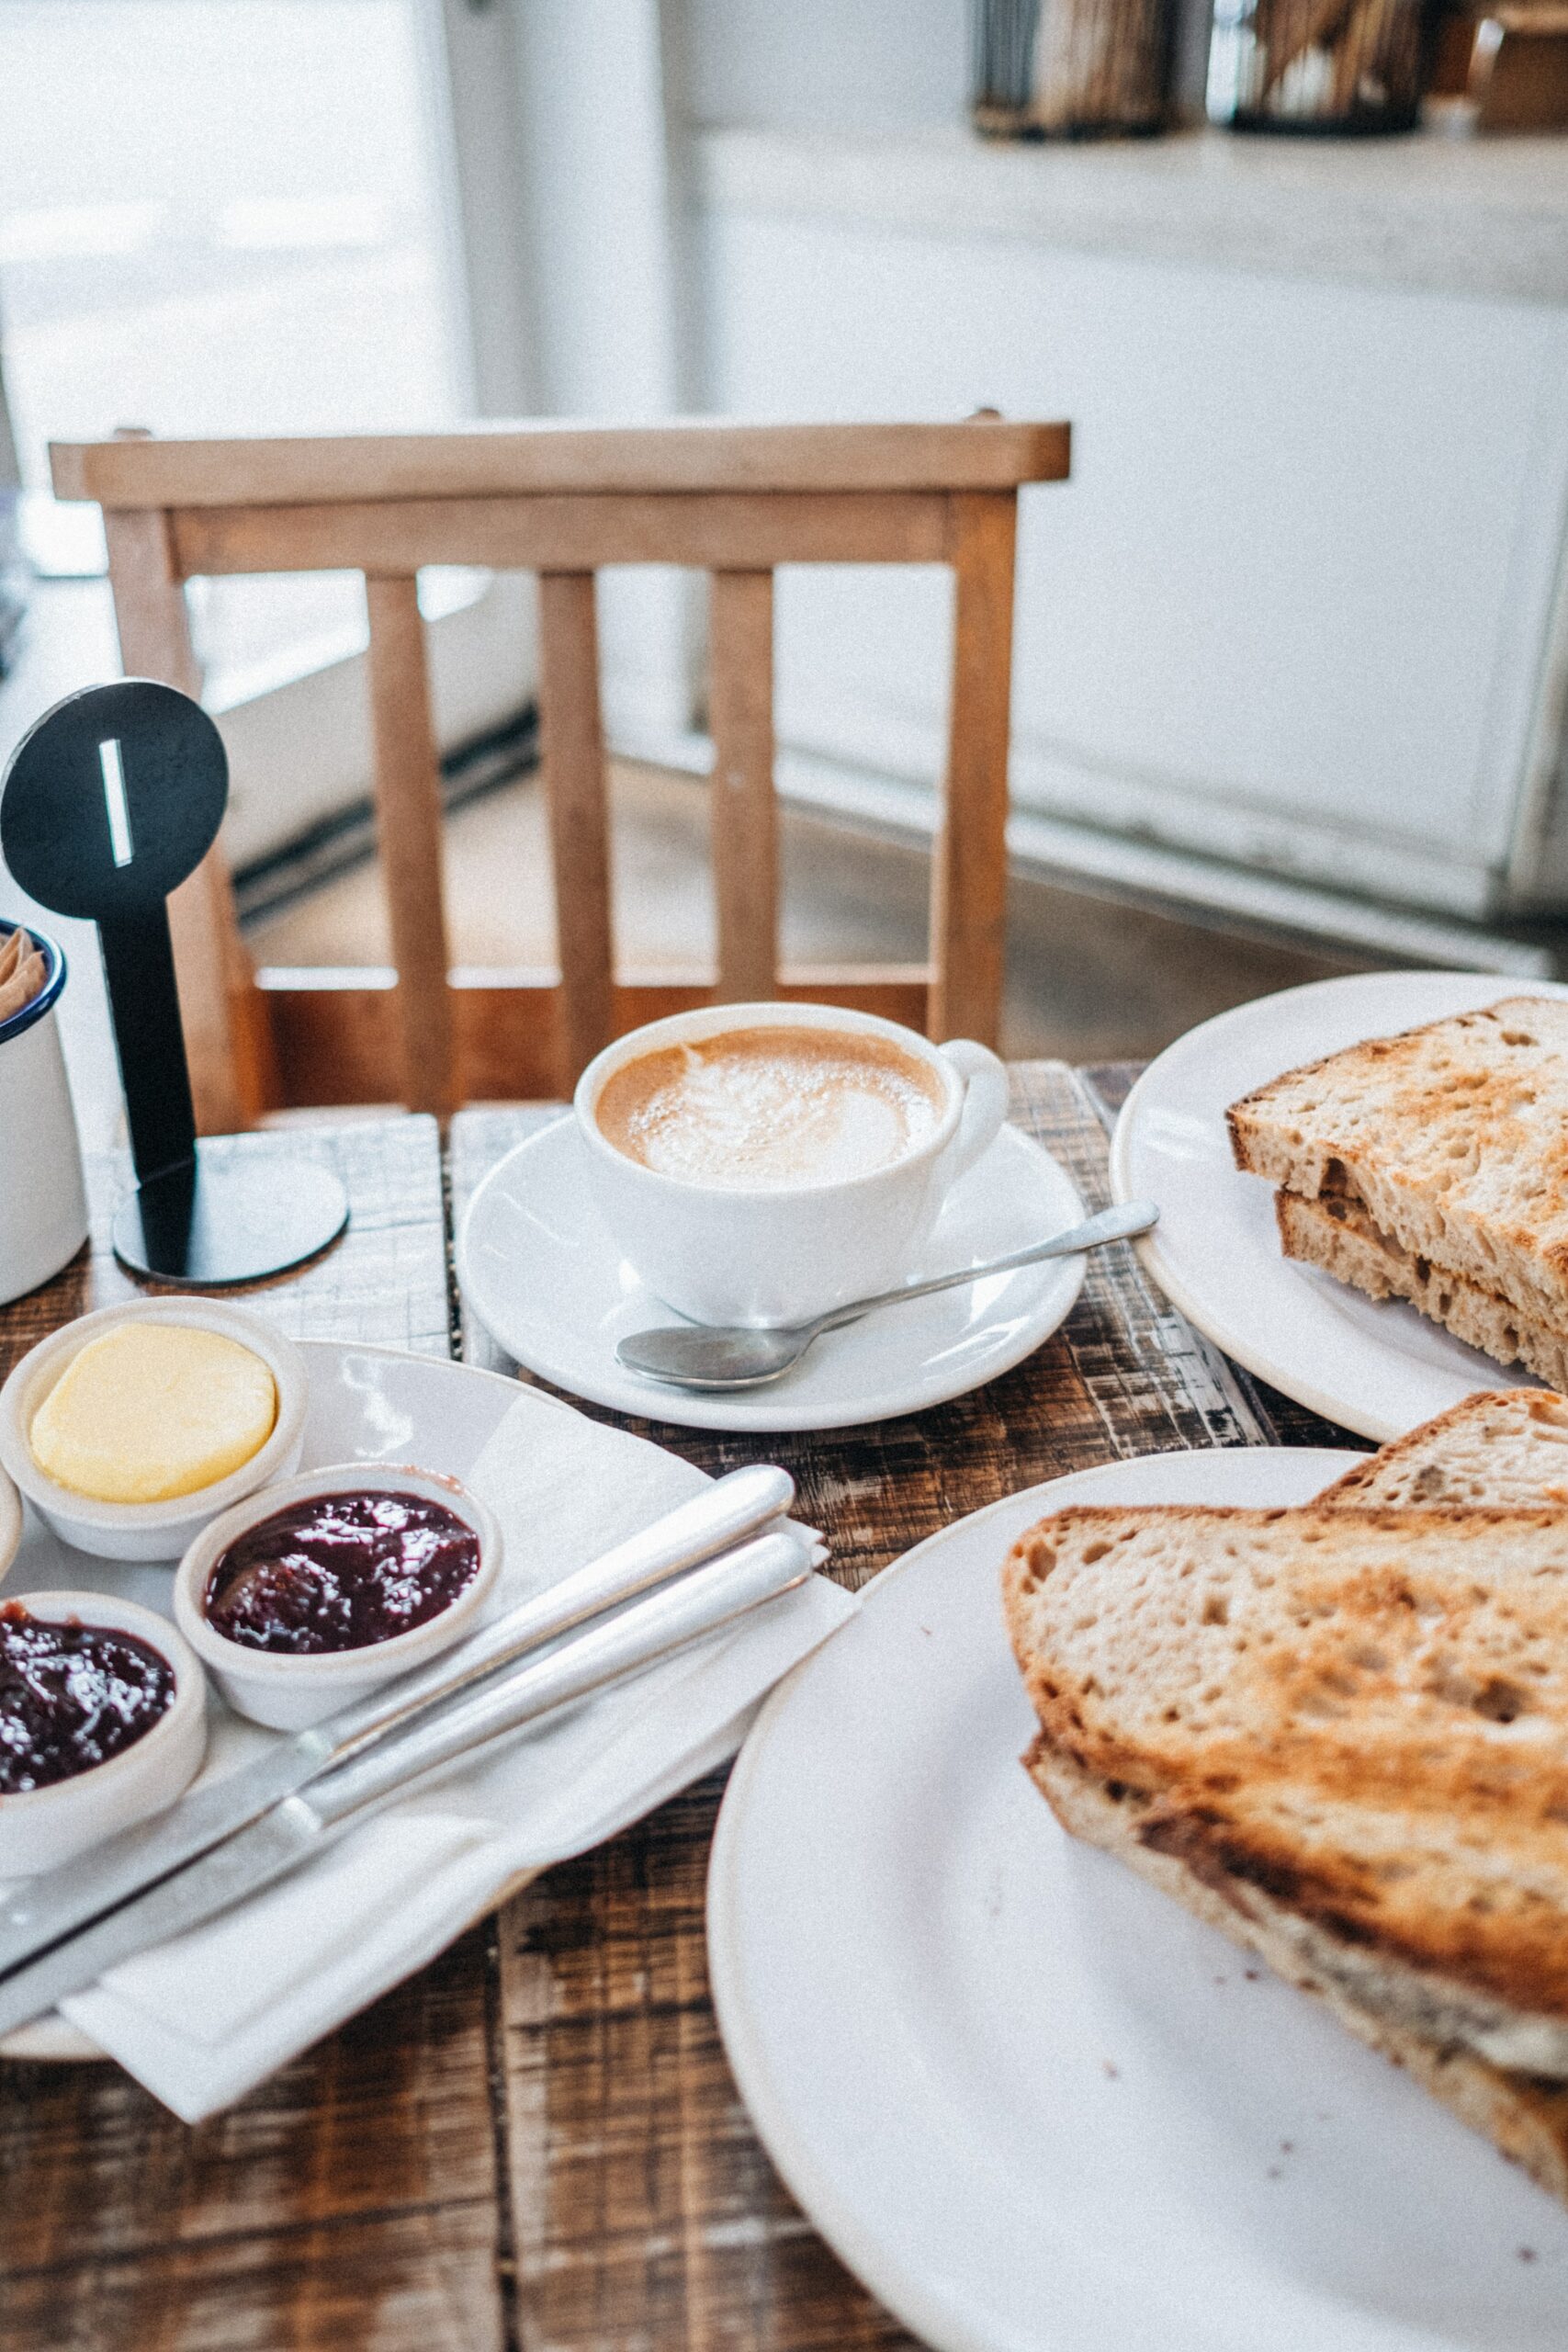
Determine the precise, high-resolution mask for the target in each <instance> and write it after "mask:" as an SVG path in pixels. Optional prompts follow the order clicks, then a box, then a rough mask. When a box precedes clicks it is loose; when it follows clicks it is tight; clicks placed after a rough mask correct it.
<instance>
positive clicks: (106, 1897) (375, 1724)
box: [0, 1463, 795, 1980]
mask: <svg viewBox="0 0 1568 2352" xmlns="http://www.w3.org/2000/svg"><path fill="white" fill-rule="evenodd" d="M794 1498H795V1487H794V1482H793V1481H792V1479H791V1478H790V1476H789V1474H788V1472H787V1471H784V1470H781V1469H778V1468H776V1467H774V1466H773V1465H771V1464H762V1463H758V1464H751V1465H750V1466H749V1467H748V1468H746V1469H744V1470H736V1471H731V1472H730V1474H729V1475H728V1476H727V1477H724V1478H719V1479H716V1480H715V1482H714V1484H713V1485H712V1486H711V1487H705V1489H704V1491H703V1492H702V1493H701V1494H700V1495H694V1497H693V1498H692V1499H691V1500H690V1502H686V1503H682V1504H681V1505H679V1506H678V1507H677V1509H676V1510H672V1511H668V1512H666V1513H665V1515H664V1517H663V1518H661V1519H658V1520H655V1521H654V1522H653V1524H652V1525H651V1526H650V1527H647V1528H644V1529H642V1530H641V1531H640V1532H638V1533H637V1534H636V1535H634V1536H631V1537H628V1538H627V1540H626V1542H625V1543H623V1544H615V1546H614V1547H613V1548H612V1549H611V1550H610V1551H608V1552H606V1553H604V1555H602V1556H601V1557H600V1558H599V1559H597V1560H593V1561H591V1562H590V1563H589V1564H588V1565H587V1566H585V1567H582V1568H579V1569H577V1570H575V1571H574V1572H573V1574H572V1575H570V1576H569V1577H563V1578H562V1579H561V1580H560V1582H559V1583H558V1584H556V1585H553V1586H551V1587H549V1588H548V1589H547V1590H546V1591H544V1592H542V1593H539V1594H537V1595H536V1597H535V1598H534V1599H533V1600H528V1601H525V1602H524V1603H523V1604H522V1605H521V1607H519V1608H517V1609H514V1610H512V1611H509V1612H508V1613H507V1615H506V1616H504V1617H502V1618H499V1619H497V1620H496V1621H495V1623H493V1624H491V1625H488V1626H485V1627H483V1628H482V1629H481V1630H480V1631H479V1633H478V1634H475V1635H474V1636H473V1637H472V1638H471V1640H469V1641H468V1642H467V1643H466V1644H464V1645H463V1646H462V1648H460V1649H458V1650H449V1651H447V1652H446V1653H444V1655H443V1656H442V1657H438V1658H434V1659H433V1660H432V1661H431V1663H430V1664H429V1665H428V1666H425V1667H421V1668H416V1669H415V1671H414V1672H413V1673H412V1674H407V1675H403V1676H402V1677H400V1679H399V1680H398V1681H396V1682H391V1683H387V1684H384V1685H383V1686H382V1688H381V1689H380V1690H379V1691H374V1692H372V1694H371V1695H370V1697H369V1698H367V1699H365V1700H361V1701H360V1702H357V1703H356V1704H355V1705H354V1706H350V1707H345V1708H344V1709H342V1710H341V1711H340V1712H339V1713H337V1714H335V1715H333V1716H331V1717H330V1718H329V1719H328V1720H327V1721H325V1722H323V1723H320V1724H311V1725H310V1728H309V1729H308V1730H306V1731H302V1732H299V1733H297V1734H296V1735H295V1736H294V1737H293V1738H292V1739H288V1740H286V1741H285V1742H283V1743H282V1745H281V1746H279V1747H274V1748H272V1749H271V1750H270V1751H269V1752H268V1753H267V1754H266V1755H265V1756H263V1757H259V1758H257V1760H256V1761H255V1762H254V1764H250V1765H246V1766H244V1767H243V1768H242V1769H241V1770H239V1771H237V1772H231V1773H229V1774H227V1775H226V1776H225V1777H224V1778H223V1779H222V1780H220V1781H211V1782H209V1783H208V1784H207V1785H206V1786H205V1787H202V1788H198V1789H197V1790H194V1791H193V1792H191V1793H190V1794H188V1795H186V1797H184V1798H182V1799H181V1800H180V1802H179V1803H178V1804H175V1805H174V1806H173V1807H171V1808H170V1810H169V1811H168V1812H167V1813H164V1814H161V1815H158V1816H157V1817H156V1818H155V1819H153V1820H152V1821H148V1822H143V1823H140V1824H138V1825H137V1826H135V1827H133V1828H130V1829H127V1830H122V1831H121V1832H120V1833H119V1835H118V1837H115V1838H109V1839H107V1840H106V1841H105V1842H104V1844H102V1845H101V1846H96V1847H95V1848H94V1849H92V1851H91V1852H90V1853H87V1854H85V1855H84V1856H83V1858H82V1860H80V1861H78V1862H72V1863H68V1864H67V1865H66V1866H65V1867H64V1869H62V1870H59V1871H46V1872H42V1873H40V1874H39V1876H38V1877H36V1878H31V1879H27V1880H24V1881H22V1882H21V1883H18V1884H17V1885H15V1886H13V1887H12V1889H11V1890H10V1892H9V1894H7V1895H6V1896H5V1897H4V1898H3V1899H0V1980H4V1979H5V1978H6V1977H8V1976H9V1975H10V1974H11V1973H13V1971H15V1970H16V1969H17V1968H20V1967H24V1966H25V1965H27V1963H28V1962H30V1961H32V1960H35V1959H36V1958H37V1957H38V1956H39V1954H40V1953H41V1952H43V1951H48V1950H49V1948H50V1947H51V1945H52V1944H55V1943H57V1942H59V1941H60V1940H61V1939H62V1938H63V1937H66V1936H70V1935H73V1934H75V1933H76V1932H78V1931H79V1930H80V1929H81V1928H85V1926H86V1925H87V1924H88V1923H89V1922H90V1921H91V1920H93V1919H96V1918H98V1917H101V1916H102V1915H103V1914H104V1913H105V1912H107V1911H109V1910H112V1909H113V1908H114V1907H115V1906H116V1905H118V1904H121V1903H125V1902H127V1901H130V1899H132V1898H133V1897H135V1896H136V1895H138V1894H141V1893H142V1892H143V1891H144V1890H146V1889H147V1888H149V1887H151V1886H153V1885H155V1884H156V1883H158V1881H159V1880H161V1879H163V1878H165V1877H167V1875H168V1874H169V1872H170V1871H177V1870H182V1869H184V1868H185V1867H186V1865H187V1864H188V1863H190V1862H193V1861H195V1860H197V1858H198V1857H199V1856H200V1855H202V1854H204V1853H206V1852H208V1851H209V1849H211V1848H212V1847H214V1846H216V1845H218V1844H219V1843H220V1841H221V1840H222V1839H223V1838H229V1837H231V1836H232V1835H233V1834H234V1833H235V1832H236V1831H237V1830H241V1829H243V1828H244V1827H245V1826H246V1825H247V1823H249V1822H252V1821H254V1820H256V1819H257V1818H258V1817H259V1816H260V1815H262V1814H264V1813H265V1812H266V1810H267V1808H268V1807H269V1806H270V1805H273V1804H276V1802H277V1801H278V1799H279V1798H281V1797H285V1796H288V1794H289V1793H290V1792H291V1791H293V1790H295V1789H300V1788H304V1787H306V1786H308V1785H309V1783H310V1781H313V1780H314V1779H315V1778H316V1777H317V1776H318V1774H320V1773H321V1772H323V1771H326V1770H329V1769H330V1768H331V1767H332V1766H333V1765H334V1764H336V1763H339V1762H342V1761H343V1760H344V1758H346V1757H348V1756H351V1755H357V1754H358V1753H360V1752H361V1751H362V1750H363V1749H365V1748H367V1747H370V1746H372V1745H373V1744H374V1743H375V1742H376V1741H378V1739H381V1738H383V1737H385V1736H387V1735H388V1734H389V1733H390V1732H392V1731H394V1730H396V1729H397V1728H398V1727H399V1726H400V1724H403V1723H405V1722H407V1721H408V1720H409V1719H410V1718H411V1717H412V1716H413V1715H414V1714H415V1713H417V1712H418V1711H419V1710H421V1709H422V1708H424V1707H427V1706H430V1705H433V1704H436V1703H438V1702H440V1701H441V1700H442V1699H443V1698H445V1697H446V1696H448V1695H450V1694H451V1692H452V1691H456V1690H461V1689H467V1688H468V1687H470V1686H474V1685H478V1684H479V1683H481V1682H483V1681H485V1680H486V1679H489V1678H490V1677H491V1676H492V1675H494V1674H497V1673H499V1672H501V1671H502V1669H503V1668H505V1667H507V1666H510V1665H513V1664H514V1663H515V1662H516V1660H517V1659H518V1658H520V1657H526V1656H528V1655H529V1654H530V1653H531V1652H532V1651H534V1650H536V1649H539V1648H542V1647H543V1646H544V1645H546V1644H547V1643H548V1642H552V1641H555V1640H557V1639H558V1637H560V1636H561V1635H563V1634H568V1633H570V1632H571V1631H572V1630H573V1629H574V1628H575V1627H576V1626H578V1625H581V1624H583V1623H587V1622H589V1621H590V1620H591V1619H592V1618H593V1617H595V1616H597V1615H599V1614H600V1613H602V1612H603V1611H604V1610H606V1609H609V1608H613V1607H615V1606H617V1605H619V1604H620V1603H621V1602H623V1601H626V1600H632V1599H634V1598H635V1597H636V1596H637V1594H638V1593H641V1592H645V1591H647V1590H648V1589H649V1588H650V1587H652V1586H654V1585H657V1584H660V1583H661V1582H663V1581H664V1580H665V1579H666V1578H668V1577H671V1576H675V1575H679V1574H681V1573H682V1572H683V1571H684V1570H685V1569H687V1568H690V1567H694V1566H696V1565H698V1563H700V1562H701V1561H703V1560H705V1559H708V1558H711V1557H712V1556H713V1555H715V1554H716V1553H718V1552H721V1551H724V1550H727V1549H728V1548H729V1547H730V1546H731V1545H733V1544H737V1543H739V1542H740V1541H742V1540H743V1539H744V1538H745V1537H746V1536H748V1535H750V1534H751V1533H752V1532H755V1530H756V1529H758V1528H760V1527H762V1526H765V1525H766V1524H767V1523H768V1522H769V1521H771V1520H773V1519H775V1518H778V1517H781V1516H782V1515H783V1514H784V1512H785V1511H787V1510H788V1509H789V1507H790V1504H791V1503H792V1502H793V1500H794Z"/></svg>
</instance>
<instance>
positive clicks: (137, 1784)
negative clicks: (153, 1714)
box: [0, 1592, 207, 1878]
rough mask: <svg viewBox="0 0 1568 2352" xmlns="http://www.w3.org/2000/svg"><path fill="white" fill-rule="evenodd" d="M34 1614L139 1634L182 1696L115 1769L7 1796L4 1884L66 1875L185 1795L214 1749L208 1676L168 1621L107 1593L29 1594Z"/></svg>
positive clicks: (3, 1807)
mask: <svg viewBox="0 0 1568 2352" xmlns="http://www.w3.org/2000/svg"><path fill="white" fill-rule="evenodd" d="M17 1599H18V1600H19V1601H20V1603H21V1605H22V1607H23V1608H24V1609H26V1611H27V1612H28V1616H29V1617H37V1618H40V1619H42V1620H43V1622H44V1623H47V1624H56V1625H58V1624H61V1623H64V1622H65V1621H67V1620H68V1619H71V1618H73V1617H74V1618H78V1619H79V1620H80V1621H81V1623H83V1624H84V1625H107V1626H109V1627H112V1628H113V1629H114V1630H115V1631H116V1632H118V1633H122V1634H135V1636H136V1638H137V1640H138V1641H141V1642H145V1643H147V1645H149V1647H150V1648H152V1649H155V1650H158V1651H159V1652H161V1653H162V1655H163V1656H164V1657H166V1658H167V1659H168V1661H169V1664H170V1665H171V1666H172V1667H173V1668H174V1670H175V1695H174V1697H173V1698H172V1699H171V1700H170V1702H169V1703H168V1705H167V1706H166V1707H165V1708H164V1712H163V1713H162V1714H161V1715H160V1716H159V1718H158V1720H157V1722H156V1723H155V1724H153V1725H152V1729H151V1731H146V1732H143V1734H142V1735H141V1738H140V1739H139V1740H136V1741H134V1742H133V1743H132V1744H131V1746H130V1747H125V1748H122V1749H121V1750H120V1752H119V1754H118V1756H111V1757H110V1758H109V1759H108V1761H107V1764H95V1765H94V1766H93V1767H92V1768H91V1770H88V1771H85V1772H76V1773H73V1775H72V1777H71V1779H70V1780H68V1781H51V1783H50V1785H49V1787H48V1788H45V1789H23V1790H20V1791H18V1792H17V1794H16V1795H14V1796H0V1878H27V1877H29V1876H30V1875H31V1874H32V1873H33V1872H34V1871H52V1870H58V1869H59V1868H60V1867H61V1865H62V1863H64V1862H69V1861H73V1860H75V1858H76V1856H77V1855H78V1854H81V1853H85V1851H86V1849H87V1848H88V1847H89V1846H96V1845H97V1844H98V1843H99V1841H100V1840H101V1839H103V1838H112V1837H113V1836H114V1834H115V1832H116V1831H117V1830H118V1829H129V1828H130V1826H131V1824H132V1822H136V1821H144V1820H145V1819H146V1818H147V1816H148V1815H149V1814H153V1813H162V1811H163V1810H164V1806H165V1805H171V1804H174V1802H175V1798H176V1797H178V1796H182V1795H183V1794H184V1793H185V1792H186V1789H187V1788H188V1787H189V1786H190V1784H191V1782H192V1781H194V1780H195V1778H196V1776H197V1772H198V1771H199V1770H200V1769H201V1759H202V1757H203V1756H204V1755H205V1754H206V1752H207V1679H206V1677H205V1676H204V1675H203V1673H202V1670H201V1664H200V1661H199V1660H198V1658H197V1656H196V1654H195V1652H194V1651H193V1650H192V1648H191V1646H190V1645H189V1643H188V1642H186V1640H185V1639H184V1638H183V1636H182V1635H181V1634H178V1633H176V1632H175V1628H174V1626H173V1625H171V1624H170V1623H169V1621H168V1619H167V1618H166V1617H159V1616H157V1615H155V1614H154V1612H153V1611H152V1610H151V1609H142V1608H141V1607H140V1606H139V1605H138V1603H137V1602H136V1601H134V1600H115V1599H112V1598H111V1597H110V1595H109V1594H107V1592H26V1593H19V1594H18V1595H17Z"/></svg>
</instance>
